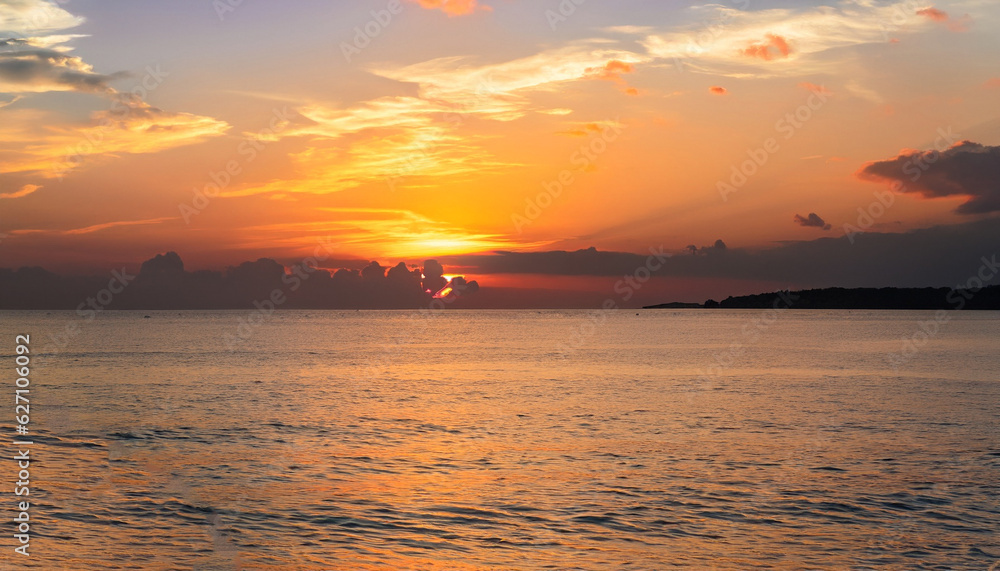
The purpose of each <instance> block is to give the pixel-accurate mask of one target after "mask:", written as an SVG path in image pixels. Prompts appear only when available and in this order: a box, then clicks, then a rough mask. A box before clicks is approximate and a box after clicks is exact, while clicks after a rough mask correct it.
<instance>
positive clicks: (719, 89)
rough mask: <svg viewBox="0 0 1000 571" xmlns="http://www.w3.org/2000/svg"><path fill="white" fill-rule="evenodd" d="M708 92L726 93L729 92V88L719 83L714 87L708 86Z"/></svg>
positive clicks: (715, 93) (714, 93)
mask: <svg viewBox="0 0 1000 571" xmlns="http://www.w3.org/2000/svg"><path fill="white" fill-rule="evenodd" d="M708 92H709V93H711V94H713V95H725V94H727V93H729V90H727V89H726V88H725V87H719V86H718V85H713V86H712V87H709V88H708Z"/></svg>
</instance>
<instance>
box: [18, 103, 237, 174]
mask: <svg viewBox="0 0 1000 571" xmlns="http://www.w3.org/2000/svg"><path fill="white" fill-rule="evenodd" d="M115 103H116V105H112V107H111V108H109V109H107V110H104V111H99V112H96V113H94V114H92V115H91V117H90V122H89V124H66V123H65V122H64V121H60V120H59V119H58V118H57V117H56V116H55V115H54V114H53V113H51V112H46V111H41V110H36V109H30V108H26V109H11V110H7V111H4V112H3V122H2V123H0V174H12V173H27V174H32V175H36V176H40V177H41V178H59V177H61V176H64V175H65V174H66V173H68V172H69V171H72V170H74V169H76V168H78V167H80V166H82V165H84V164H86V162H87V161H90V160H93V159H96V158H99V157H102V156H116V155H120V154H145V153H156V152H159V151H163V150H166V149H172V148H175V147H179V146H183V145H189V144H194V143H199V142H202V141H204V140H207V139H208V138H211V137H215V136H218V135H221V134H223V133H225V132H226V131H227V130H228V129H229V124H228V123H226V122H224V121H219V120H217V119H213V118H211V117H204V116H200V115H193V114H190V113H179V112H172V111H164V110H162V109H158V108H156V107H153V106H151V105H148V104H146V103H143V102H141V101H138V100H135V99H133V98H130V97H122V98H118V99H116V100H115Z"/></svg>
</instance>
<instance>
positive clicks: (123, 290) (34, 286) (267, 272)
mask: <svg viewBox="0 0 1000 571" xmlns="http://www.w3.org/2000/svg"><path fill="white" fill-rule="evenodd" d="M443 274H444V268H443V267H442V266H441V264H439V263H438V262H436V261H434V260H428V261H427V262H425V263H424V268H423V270H422V271H421V270H420V269H414V270H411V269H409V268H408V267H406V265H405V264H402V263H400V264H399V265H397V266H395V267H392V268H386V267H383V266H381V265H379V264H378V263H377V262H372V263H371V264H369V265H368V266H366V267H364V268H363V269H361V270H360V271H359V270H352V269H341V270H337V271H336V272H333V273H331V272H328V271H326V270H323V269H319V268H316V267H314V266H309V265H305V264H298V265H294V266H292V267H290V268H288V269H287V270H286V268H285V267H284V266H282V265H281V264H279V263H278V262H276V261H274V260H270V259H260V260H257V261H256V262H246V263H243V264H240V265H239V266H236V267H231V268H229V269H228V270H226V271H225V272H213V271H196V272H188V271H185V269H184V262H183V261H181V258H180V256H178V255H177V254H176V253H174V252H169V253H167V254H163V255H157V256H156V257H155V258H153V259H150V260H148V261H146V262H145V263H143V264H142V268H141V269H140V271H139V272H137V273H135V274H132V273H129V272H128V271H125V270H124V269H121V270H115V271H113V272H111V273H110V274H108V275H105V276H103V277H61V276H58V275H56V274H53V273H51V272H49V271H46V270H44V269H41V268H21V269H19V270H16V271H13V270H10V269H0V292H2V296H0V308H2V309H75V310H77V311H78V312H82V313H88V312H91V311H94V312H96V311H101V310H103V309H246V308H252V307H254V306H255V305H261V304H268V303H273V304H274V305H275V306H276V307H278V308H281V309H295V308H322V309H364V308H385V309H405V308H418V307H427V306H429V305H430V303H431V302H432V299H433V298H432V296H433V294H434V293H436V292H439V291H440V290H441V289H442V288H444V287H445V286H446V285H450V286H451V287H452V288H453V293H452V294H451V296H449V298H448V301H449V302H451V301H455V300H456V299H458V298H462V297H465V296H470V295H472V294H474V293H475V292H476V291H477V290H478V289H479V284H477V283H476V282H466V281H465V279H464V278H455V279H453V280H452V281H451V283H450V284H449V282H448V280H447V279H446V278H444V277H443Z"/></svg>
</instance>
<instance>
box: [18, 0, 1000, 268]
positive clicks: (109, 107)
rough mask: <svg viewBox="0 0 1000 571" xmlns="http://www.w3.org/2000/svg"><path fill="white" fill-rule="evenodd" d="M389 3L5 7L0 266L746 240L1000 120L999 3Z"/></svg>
mask: <svg viewBox="0 0 1000 571" xmlns="http://www.w3.org/2000/svg"><path fill="white" fill-rule="evenodd" d="M314 4H315V5H314ZM359 6H361V4H359ZM399 6H400V7H399V9H398V10H397V11H395V12H393V13H392V14H391V17H390V18H389V19H388V20H386V19H385V18H383V19H382V21H378V20H377V19H376V20H373V18H375V16H372V15H371V12H372V10H374V11H375V13H379V10H381V9H383V8H385V6H383V5H381V4H379V3H378V2H373V3H363V6H361V7H362V8H364V9H361V8H358V9H354V8H351V7H347V6H328V5H325V4H324V5H320V4H318V3H311V2H307V3H304V4H302V5H296V6H294V7H293V6H270V5H269V6H254V5H250V4H246V5H241V6H240V7H238V8H235V9H234V10H232V11H231V13H230V11H228V10H227V11H226V12H225V13H223V14H218V15H217V14H215V13H214V12H213V11H211V10H210V11H207V12H206V13H181V12H178V11H177V9H176V8H172V7H168V6H158V7H148V6H147V7H143V6H126V7H123V6H118V7H116V8H115V10H117V11H118V12H112V9H111V8H110V7H107V6H80V7H77V6H74V5H66V4H57V3H55V2H50V1H46V0H25V1H24V2H20V3H17V4H5V5H4V6H3V7H0V31H3V34H2V37H0V141H2V142H0V208H2V213H0V216H2V218H0V233H3V234H5V235H7V238H5V239H4V241H3V242H0V249H2V250H0V253H2V255H3V256H4V258H6V259H9V261H8V262H6V263H5V265H25V264H27V265H43V266H47V265H51V266H59V265H60V264H69V263H77V264H87V263H89V264H91V265H100V264H102V263H108V262H110V261H115V262H118V261H122V260H128V261H139V260H142V259H145V258H146V257H148V256H149V255H151V254H153V253H156V252H159V251H164V250H166V249H176V250H178V251H179V252H181V253H182V254H183V255H185V256H186V257H190V258H194V259H197V260H199V263H200V264H201V265H203V266H212V265H215V266H219V265H223V264H227V263H234V262H238V261H241V260H242V259H244V258H248V257H255V256H256V255H257V254H261V255H264V254H267V255H272V256H276V257H280V256H288V257H292V256H294V255H296V253H298V252H301V251H305V250H308V249H309V248H310V247H311V246H312V245H313V244H314V243H315V241H316V239H317V238H318V237H321V236H323V237H326V236H329V237H331V238H332V239H333V240H335V241H336V242H337V243H338V244H340V245H341V246H340V247H341V248H342V251H340V252H337V255H338V256H340V257H342V258H368V259H379V260H380V261H383V262H384V263H386V264H391V263H394V262H397V261H407V262H411V263H412V262H418V261H420V260H422V259H425V258H428V257H435V256H449V255H460V254H468V253H479V252H492V251H496V250H508V251H539V250H561V249H569V250H572V249H579V248H587V247H590V246H595V247H597V248H598V249H601V250H617V251H628V252H641V251H645V250H646V249H647V248H648V247H649V246H650V245H659V244H667V246H668V247H669V248H673V249H675V250H676V251H681V250H683V249H684V247H685V246H687V245H688V244H711V243H713V242H714V241H715V240H716V239H719V238H723V239H724V240H725V241H726V242H727V243H728V244H730V245H737V246H738V247H742V248H760V247H766V246H768V245H770V244H773V243H776V242H783V241H794V240H811V239H815V238H818V237H821V236H842V235H843V234H844V231H843V227H844V225H845V224H847V223H853V222H854V221H855V220H856V219H857V217H858V213H857V209H858V208H859V206H861V207H863V206H865V205H867V204H868V203H870V202H871V200H872V199H871V197H872V193H873V192H874V191H877V190H879V188H883V187H884V185H883V186H878V185H876V184H873V183H872V182H870V181H866V180H861V179H860V178H859V177H857V176H855V175H856V173H857V172H858V171H859V169H861V168H862V167H863V166H865V165H866V164H868V163H871V162H872V161H879V160H885V159H889V158H892V157H894V156H896V154H897V153H899V152H900V150H901V149H908V148H919V149H926V148H930V145H932V144H933V142H934V141H935V139H936V138H937V137H938V130H939V129H949V128H950V129H953V130H954V131H955V132H956V133H958V134H959V135H960V136H961V138H962V139H971V140H974V141H976V142H978V143H982V144H984V145H993V144H998V143H1000V130H998V129H997V128H996V124H995V122H994V123H991V121H993V120H994V119H995V117H994V115H995V108H996V103H997V100H998V96H1000V87H998V85H1000V79H998V77H997V75H998V74H997V73H996V72H995V69H996V66H995V63H996V62H995V61H992V60H993V59H995V58H996V56H995V55H992V54H997V53H1000V51H998V50H996V47H997V46H996V43H997V42H998V40H997V37H998V35H997V34H996V33H995V31H996V29H995V28H996V26H997V18H998V17H1000V7H998V6H995V5H992V4H984V3H970V2H959V1H954V2H937V3H935V4H934V5H933V7H932V6H930V5H927V6H925V5H919V6H918V5H916V4H914V3H912V2H908V1H900V2H886V3H874V2H862V1H856V0H842V1H828V2H803V3H800V4H797V5H796V6H794V7H788V6H786V5H784V4H782V5H780V6H779V5H778V4H773V5H772V4H771V3H763V4H758V3H754V4H753V5H750V3H746V2H728V3H723V4H721V5H702V4H694V3H692V4H691V5H684V4H671V5H669V6H667V5H664V6H659V5H658V6H650V5H646V3H642V2H638V1H636V2H624V3H621V4H615V5H614V6H610V5H602V4H600V3H595V4H592V5H580V6H577V7H576V8H575V9H574V10H573V11H571V12H570V13H560V10H562V11H563V12H565V11H566V10H565V9H564V7H563V8H558V7H557V6H558V5H556V6H554V7H546V6H541V5H538V4H536V3H529V2H524V1H518V0H515V1H512V2H488V1H487V2H426V1H420V2H411V1H408V0H407V1H404V2H403V3H402V4H400V5H399ZM77 9H79V11H80V13H77V12H76V10H77ZM124 16H128V17H129V18H130V21H134V22H135V28H134V29H130V30H126V29H123V28H120V27H118V26H115V25H114V24H113V22H115V21H117V20H116V18H120V17H124ZM167 16H169V17H167ZM275 22H281V25H276V24H275ZM261 30H267V31H268V33H269V34H271V35H269V36H268V38H271V39H270V40H268V41H267V42H264V43H263V44H260V42H259V38H260V37H261V36H260V35H258V34H256V33H255V32H258V31H261ZM359 30H360V32H363V33H361V34H360V35H359ZM133 34H134V35H135V36H133ZM178 34H179V35H178ZM137 38H141V39H137ZM178 38H179V39H180V40H181V41H180V42H178V41H177V40H178ZM251 38H254V39H251ZM180 45H183V46H184V48H183V49H180V48H179V47H178V46H180ZM345 45H346V46H348V49H346V51H345V48H344V46H345ZM345 53H346V54H347V55H348V56H349V57H345ZM966 54H977V56H976V58H975V60H974V61H973V60H972V59H970V58H968V57H967V56H966ZM5 64H6V65H5ZM13 67H18V68H19V69H21V68H23V69H29V70H30V71H27V72H23V73H13V72H11V71H5V70H10V69H13ZM990 70H993V71H990ZM817 95H821V96H822V99H823V104H822V105H821V106H814V105H812V104H811V103H810V101H812V99H810V98H811V97H812V98H815V97H816V96H817ZM804 105H809V107H810V113H809V114H808V117H805V116H804V115H802V114H801V113H799V114H797V113H798V112H799V110H801V109H802V108H803V106H804ZM782 122H784V123H782ZM782 125H783V126H782ZM772 138H773V139H775V142H776V144H775V145H773V146H770V147H768V146H767V145H766V143H767V141H768V140H769V139H772ZM762 148H765V149H767V155H766V156H765V157H764V158H763V159H758V160H756V164H751V165H750V166H749V167H748V168H750V169H752V171H753V172H752V173H749V174H748V173H747V172H745V171H746V169H745V168H744V165H746V164H747V163H746V161H747V160H748V159H751V160H753V157H754V156H755V155H754V153H756V152H758V150H759V149H762ZM741 173H742V174H741ZM744 178H745V180H743V179H744ZM734 181H735V182H737V183H739V184H738V185H734V188H735V189H736V190H737V191H736V192H734V193H730V194H729V196H723V197H720V192H719V188H720V184H722V185H733V183H734ZM926 194H927V193H925V195H926ZM967 198H968V197H967V196H962V195H961V194H960V193H959V194H955V195H948V196H944V197H939V198H937V199H935V200H926V199H925V198H924V197H922V196H921V195H920V194H917V193H914V194H910V195H906V196H901V197H900V198H899V200H898V201H897V203H896V205H895V206H894V207H893V211H892V215H891V217H888V218H886V219H885V220H883V221H881V222H880V223H881V224H883V225H885V229H888V230H892V231H904V230H908V229H914V228H919V227H925V226H928V225H932V224H940V223H954V222H958V221H962V220H967V218H963V217H962V216H961V215H959V214H956V213H955V212H954V210H955V207H956V206H957V205H958V204H961V202H962V201H963V200H966V199H967ZM98 205H99V206H98ZM813 213H817V215H816V216H815V217H811V216H809V215H810V214H813ZM796 216H797V217H796ZM821 222H822V223H821ZM827 224H829V226H830V227H829V229H826V226H827ZM890 225H891V226H890ZM67 240H72V241H73V244H75V245H78V247H77V248H74V250H79V251H82V252H86V253H85V254H81V255H75V256H71V255H69V252H68V250H67V249H66V248H65V247H64V245H65V244H66V243H67Z"/></svg>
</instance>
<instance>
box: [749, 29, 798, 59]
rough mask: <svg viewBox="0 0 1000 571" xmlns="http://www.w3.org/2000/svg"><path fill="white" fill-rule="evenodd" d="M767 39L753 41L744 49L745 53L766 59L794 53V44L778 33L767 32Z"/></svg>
mask: <svg viewBox="0 0 1000 571" xmlns="http://www.w3.org/2000/svg"><path fill="white" fill-rule="evenodd" d="M766 38H767V39H766V40H765V41H762V42H757V43H752V44H750V45H749V46H747V47H746V48H745V49H744V50H743V51H742V53H743V55H745V56H747V57H752V58H759V59H762V60H764V61H771V60H773V59H785V58H787V57H788V56H790V55H792V46H791V45H789V43H788V40H787V39H785V38H784V37H782V36H779V35H777V34H767V36H766Z"/></svg>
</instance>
